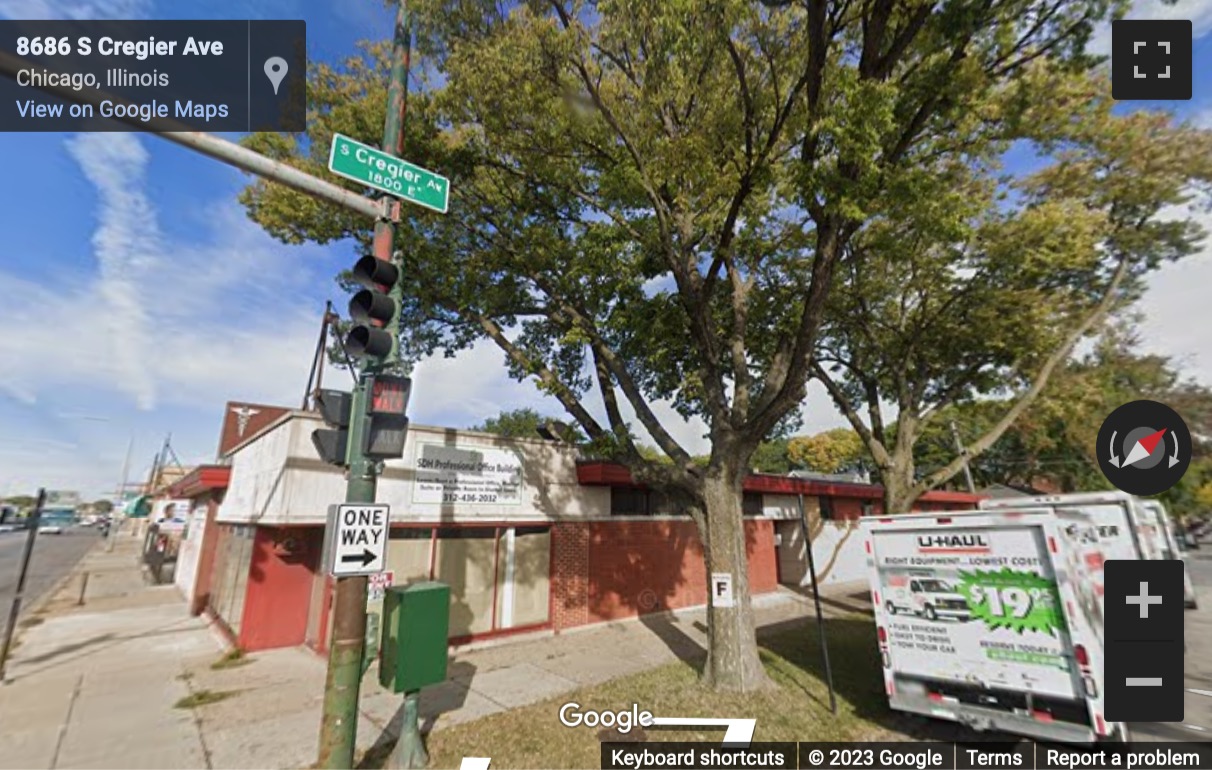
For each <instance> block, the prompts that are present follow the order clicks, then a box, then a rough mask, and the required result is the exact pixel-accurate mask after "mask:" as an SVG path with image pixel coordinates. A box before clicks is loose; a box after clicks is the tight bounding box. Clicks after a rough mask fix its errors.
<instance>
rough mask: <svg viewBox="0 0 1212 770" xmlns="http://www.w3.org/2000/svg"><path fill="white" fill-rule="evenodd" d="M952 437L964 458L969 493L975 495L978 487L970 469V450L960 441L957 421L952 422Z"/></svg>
mask: <svg viewBox="0 0 1212 770" xmlns="http://www.w3.org/2000/svg"><path fill="white" fill-rule="evenodd" d="M951 437H952V438H953V439H955V451H957V452H959V453H960V455H961V456H962V457H963V458H964V480H965V481H967V482H968V492H969V493H970V494H974V495H975V494H976V485H975V484H973V483H972V469H971V468H969V467H968V450H967V449H965V448H964V442H962V441H960V434H959V428H957V427H955V420H952V421H951Z"/></svg>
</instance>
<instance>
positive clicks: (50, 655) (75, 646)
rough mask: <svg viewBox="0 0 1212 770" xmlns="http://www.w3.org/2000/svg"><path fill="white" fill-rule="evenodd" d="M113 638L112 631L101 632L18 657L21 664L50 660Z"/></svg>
mask: <svg viewBox="0 0 1212 770" xmlns="http://www.w3.org/2000/svg"><path fill="white" fill-rule="evenodd" d="M113 638H114V635H113V634H112V633H110V634H101V635H100V636H94V637H93V638H91V639H85V640H84V641H82V642H73V643H71V644H65V645H63V646H62V647H56V648H55V649H53V650H51V651H49V652H44V653H42V654H41V655H34V656H32V657H29V658H24V659H20V662H21V663H23V664H28V663H42V662H43V661H47V660H52V659H54V658H57V657H59V656H60V655H67V654H68V653H72V652H76V651H77V650H83V649H84V648H85V647H91V646H92V645H94V644H101V643H102V642H107V641H109V640H110V639H113ZM48 668H49V666H48Z"/></svg>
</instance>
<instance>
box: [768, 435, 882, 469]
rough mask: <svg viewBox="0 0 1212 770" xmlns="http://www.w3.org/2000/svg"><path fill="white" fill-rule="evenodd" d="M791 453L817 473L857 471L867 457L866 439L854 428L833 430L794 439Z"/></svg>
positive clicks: (798, 463)
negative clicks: (861, 437) (860, 463)
mask: <svg viewBox="0 0 1212 770" xmlns="http://www.w3.org/2000/svg"><path fill="white" fill-rule="evenodd" d="M787 454H788V456H789V457H790V458H791V461H792V462H794V463H795V464H796V465H799V466H801V467H804V468H807V469H808V470H810V471H816V472H817V473H838V472H840V471H843V470H848V469H854V468H855V467H856V466H857V465H858V464H859V462H860V460H861V459H862V457H863V456H864V455H865V450H864V448H863V442H862V439H860V438H859V436H858V434H857V433H855V432H854V431H853V430H851V429H850V428H833V429H832V430H826V431H822V432H820V433H816V434H814V435H811V436H796V437H795V438H793V439H791V442H790V444H789V446H788V448H787Z"/></svg>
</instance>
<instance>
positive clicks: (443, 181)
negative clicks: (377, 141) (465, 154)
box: [328, 134, 450, 214]
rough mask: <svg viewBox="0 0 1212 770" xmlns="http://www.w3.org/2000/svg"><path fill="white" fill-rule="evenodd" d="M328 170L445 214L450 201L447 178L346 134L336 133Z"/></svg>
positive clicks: (329, 155) (330, 152) (329, 156)
mask: <svg viewBox="0 0 1212 770" xmlns="http://www.w3.org/2000/svg"><path fill="white" fill-rule="evenodd" d="M328 170H329V171H331V172H333V173H334V174H338V175H340V176H343V177H345V178H346V179H352V180H354V181H355V182H361V183H362V184H364V185H366V186H367V187H373V188H375V189H376V190H382V191H383V192H385V193H387V194H388V195H394V196H396V197H397V198H403V199H404V200H406V201H411V202H413V203H415V204H417V205H418V206H424V207H425V208H427V209H433V210H434V211H438V212H441V213H442V214H445V213H446V208H447V206H448V205H449V203H450V180H449V179H447V178H446V177H444V176H439V175H438V174H435V173H434V172H432V171H429V170H427V169H423V168H421V167H420V166H414V165H413V164H411V163H409V162H408V161H406V160H400V159H399V158H397V157H396V156H394V155H388V154H387V153H385V152H383V151H382V150H376V149H375V148H373V147H370V146H369V145H365V144H362V143H361V142H358V141H355V140H353V139H350V138H349V137H348V136H344V135H342V134H333V137H332V149H331V150H329V152H328Z"/></svg>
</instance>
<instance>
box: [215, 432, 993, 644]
mask: <svg viewBox="0 0 1212 770" xmlns="http://www.w3.org/2000/svg"><path fill="white" fill-rule="evenodd" d="M228 419H229V420H230V419H232V417H231V415H230V414H229V418H228ZM318 427H321V423H320V420H319V418H318V417H317V416H316V415H314V414H312V413H309V412H300V411H285V410H283V411H281V413H280V414H279V415H278V416H277V417H276V418H274V419H272V420H269V421H267V422H266V423H265V424H264V425H262V426H260V427H259V429H258V430H255V431H249V432H248V433H247V434H246V435H245V436H244V437H243V438H241V439H240V440H238V441H235V442H234V443H231V444H230V445H228V446H227V447H225V450H226V452H225V454H226V461H227V462H228V463H229V467H230V479H229V481H228V484H227V488H226V490H225V492H224V494H223V496H222V503H221V504H220V505H219V506H218V510H217V514H216V515H215V517H214V525H215V526H213V527H207V528H206V532H207V535H206V538H207V540H210V539H211V538H213V542H212V543H209V544H207V545H204V546H200V547H199V552H200V553H213V560H212V564H210V565H205V566H202V565H200V566H199V567H198V568H197V572H198V574H203V573H206V574H207V575H208V576H209V578H208V590H207V598H206V603H207V607H208V610H209V612H210V613H211V614H212V615H214V616H215V617H216V618H217V619H218V620H219V621H220V625H221V626H222V627H224V628H225V629H226V630H227V631H228V633H230V634H231V636H232V637H233V638H234V639H235V640H236V641H237V643H238V644H239V645H240V646H241V647H243V648H245V649H248V650H256V649H265V648H271V647H282V646H290V645H297V644H307V645H309V646H311V647H312V648H314V649H316V650H317V651H322V650H324V649H325V648H326V646H327V639H328V635H329V630H330V628H331V622H330V620H331V617H330V616H331V610H332V581H331V579H330V578H329V577H328V576H327V575H326V574H325V571H324V536H323V535H324V523H325V520H326V517H327V510H328V506H329V505H330V504H333V503H336V502H339V501H341V500H343V499H344V492H345V480H344V476H343V472H342V471H341V469H338V468H334V467H332V466H328V465H325V464H324V463H322V462H321V461H320V460H319V459H318V458H317V456H316V453H315V450H314V448H313V447H312V445H311V438H310V437H311V432H312V431H313V430H314V429H316V428H318ZM229 434H230V431H229V430H227V429H226V428H225V430H224V437H225V438H227V437H228V436H229ZM801 495H802V496H803V499H804V504H805V509H806V511H807V513H808V518H809V521H810V532H811V536H812V538H813V554H814V556H815V557H816V564H817V568H818V574H819V577H820V579H821V580H822V582H826V581H835V580H851V579H857V578H859V577H861V576H862V565H863V556H862V553H861V544H860V543H859V539H858V538H857V537H851V534H852V533H853V532H855V530H856V528H857V519H858V517H859V516H860V515H862V514H864V513H867V514H872V513H878V512H880V511H879V507H880V506H879V501H880V496H881V490H880V488H879V487H877V486H873V485H869V484H847V483H838V482H833V481H817V480H812V479H797V478H789V477H783V476H764V475H754V476H751V477H749V478H748V479H747V481H746V483H745V497H744V514H745V522H744V523H745V531H746V540H747V546H748V553H749V580H750V590H751V592H752V593H754V594H760V593H768V592H771V591H775V590H778V588H779V585H780V584H788V585H798V584H801V583H803V582H806V575H805V573H806V566H805V565H806V558H805V557H806V554H805V551H804V548H803V538H802V531H803V529H802V527H801V525H800V519H799V514H798V511H799V507H798V501H799V496H801ZM212 499H214V498H212ZM377 499H378V501H379V502H381V503H388V504H389V505H390V506H391V521H392V526H391V532H390V539H389V541H388V548H387V567H388V570H389V571H390V572H391V574H392V579H393V581H394V582H395V583H397V584H400V583H406V582H409V581H412V580H418V579H434V580H441V581H443V582H445V583H448V584H449V585H450V586H451V595H452V607H451V618H450V629H451V630H450V633H451V640H452V643H456V644H457V643H462V642H466V641H469V640H477V639H483V638H489V637H494V636H501V635H506V634H515V633H519V632H527V631H554V632H559V631H561V630H564V629H568V628H572V627H576V626H582V625H586V624H589V623H597V622H603V621H609V620H617V619H621V618H627V617H632V616H635V615H638V614H643V613H648V612H657V611H663V610H673V609H680V608H685V607H692V606H695V605H702V604H705V603H706V599H707V594H706V581H705V574H704V569H703V561H702V547H701V543H700V542H699V538H698V533H697V531H696V528H695V525H694V523H693V522H692V521H691V520H690V517H689V516H687V515H685V514H684V513H681V512H679V511H677V510H675V509H674V506H672V505H670V504H669V503H668V501H666V500H664V499H663V498H662V496H661V495H658V494H657V493H655V492H653V491H651V490H648V489H645V488H643V487H642V486H639V485H637V484H635V483H634V481H633V480H632V478H631V476H630V474H629V473H628V471H627V469H626V468H624V467H622V466H619V465H616V464H613V463H606V462H594V461H584V460H582V459H581V458H579V456H578V453H577V451H576V449H575V448H573V447H571V446H568V445H566V444H561V443H558V442H554V441H545V440H541V439H538V438H535V439H503V438H501V437H499V436H495V435H492V434H486V433H478V432H472V431H460V430H452V429H444V428H433V427H425V426H416V425H414V426H411V427H410V430H409V434H408V441H407V444H406V446H405V452H404V457H403V458H401V459H400V460H397V461H392V462H389V463H387V465H386V468H385V470H384V472H383V474H382V475H381V476H380V479H379V485H378V494H377ZM975 500H976V498H975V497H974V496H972V495H966V494H959V493H952V492H935V493H931V494H929V495H927V496H926V497H925V498H923V501H922V505H923V506H924V507H927V508H932V509H936V510H952V509H959V508H970V507H973V506H974V504H975ZM373 604H374V599H373V598H372V609H373Z"/></svg>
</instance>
